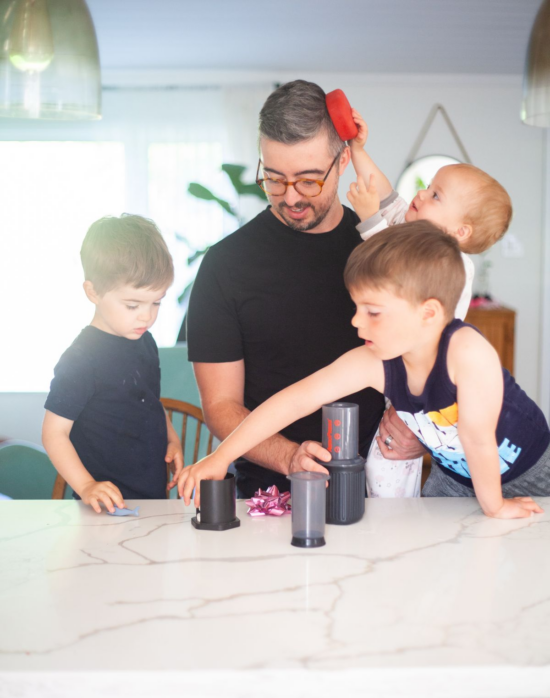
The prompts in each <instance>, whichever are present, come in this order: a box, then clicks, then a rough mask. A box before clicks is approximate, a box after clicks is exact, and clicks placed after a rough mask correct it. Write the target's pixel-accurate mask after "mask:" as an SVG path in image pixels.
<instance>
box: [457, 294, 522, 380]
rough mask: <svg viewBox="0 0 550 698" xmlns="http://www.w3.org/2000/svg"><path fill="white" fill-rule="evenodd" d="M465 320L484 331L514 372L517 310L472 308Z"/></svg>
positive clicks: (503, 363) (506, 365) (504, 361)
mask: <svg viewBox="0 0 550 698" xmlns="http://www.w3.org/2000/svg"><path fill="white" fill-rule="evenodd" d="M465 322H469V323H470V324H471V325H474V326H475V327H477V328H478V329H479V330H481V332H483V335H484V337H485V338H486V339H487V341H489V342H491V344H492V345H493V346H494V348H495V349H496V350H497V352H498V355H499V357H500V361H501V363H502V365H503V366H504V368H507V369H508V370H509V371H510V373H511V374H512V375H513V373H514V335H515V325H516V312H515V310H511V309H510V308H504V307H500V308H482V307H481V308H470V310H469V311H468V314H467V315H466V319H465Z"/></svg>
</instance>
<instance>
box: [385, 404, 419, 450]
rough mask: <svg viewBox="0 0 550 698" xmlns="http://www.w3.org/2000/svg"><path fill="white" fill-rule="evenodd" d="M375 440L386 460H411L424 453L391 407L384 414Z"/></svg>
mask: <svg viewBox="0 0 550 698" xmlns="http://www.w3.org/2000/svg"><path fill="white" fill-rule="evenodd" d="M390 437H391V438H390ZM386 439H387V440H388V441H389V445H388V444H387V443H386ZM376 440H377V442H378V447H379V448H380V451H381V452H382V455H383V456H384V458H387V459H388V460H413V459H414V458H419V457H420V456H423V455H424V454H425V453H426V450H425V449H424V447H423V446H422V444H421V443H420V441H419V440H418V439H417V438H416V436H415V435H414V434H413V433H412V431H411V430H410V429H409V427H408V426H407V425H406V424H405V422H404V421H403V420H402V419H401V417H400V416H399V415H398V414H397V412H396V411H395V408H394V407H393V406H391V407H390V408H389V409H387V410H386V411H385V412H384V416H383V417H382V421H381V422H380V436H378V437H376Z"/></svg>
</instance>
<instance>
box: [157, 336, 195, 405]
mask: <svg viewBox="0 0 550 698" xmlns="http://www.w3.org/2000/svg"><path fill="white" fill-rule="evenodd" d="M159 358H160V394H161V397H171V398H173V399H174V400H183V401H184V402H190V403H191V404H192V405H197V406H199V407H200V404H201V401H200V397H199V389H198V388H197V383H196V381H195V374H194V373H193V365H192V364H190V363H189V361H188V360H187V345H186V344H178V345H177V346H175V347H160V348H159Z"/></svg>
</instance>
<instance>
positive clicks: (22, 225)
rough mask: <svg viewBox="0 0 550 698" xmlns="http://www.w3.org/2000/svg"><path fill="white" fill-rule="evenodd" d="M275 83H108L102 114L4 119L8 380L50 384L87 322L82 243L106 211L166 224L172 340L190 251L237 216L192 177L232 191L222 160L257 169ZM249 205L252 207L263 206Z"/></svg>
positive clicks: (167, 318)
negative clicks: (261, 126) (199, 195)
mask: <svg viewBox="0 0 550 698" xmlns="http://www.w3.org/2000/svg"><path fill="white" fill-rule="evenodd" d="M271 89H272V88H271V86H270V85H264V86H253V87H239V88H223V89H222V88H217V87H212V88H186V89H183V88H176V89H166V88H164V89H116V90H107V91H105V93H104V117H103V120H102V121H101V122H98V123H74V124H67V123H55V122H53V123H47V122H23V121H19V122H18V121H4V122H3V129H2V131H1V135H0V153H1V155H2V162H3V165H4V166H3V168H2V172H1V173H0V182H1V185H2V190H3V195H4V196H3V205H2V209H1V211H0V218H1V230H2V233H1V235H0V297H1V298H2V317H3V331H2V337H3V339H4V341H3V346H2V350H1V356H2V361H1V362H0V391H7V392H10V391H11V392H19V391H46V390H47V389H48V387H49V382H50V380H51V377H52V375H53V367H54V365H55V363H56V362H57V359H58V358H59V356H60V355H61V353H62V352H63V350H64V349H65V348H66V347H67V346H68V345H69V344H70V343H71V341H72V339H73V338H74V337H76V335H77V334H78V332H79V331H80V330H81V329H82V327H84V326H85V325H86V324H88V323H89V321H90V319H91V317H92V306H91V305H90V304H89V302H88V301H87V300H86V299H85V296H84V293H83V291H82V281H83V277H82V271H81V267H80V259H79V251H80V246H81V243H82V240H83V238H84V235H85V233H86V230H87V228H88V227H89V225H90V224H91V223H92V222H93V221H94V220H96V219H97V218H99V217H101V216H103V215H120V214H121V213H123V212H131V213H138V214H141V215H144V216H148V217H151V218H152V219H153V220H155V222H156V223H157V225H158V226H159V228H160V229H161V232H162V233H163V235H164V236H165V239H166V241H167V244H168V246H169V248H170V251H171V253H172V255H173V257H174V262H175V266H176V281H175V282H174V285H173V287H172V288H171V289H170V291H169V293H168V295H167V297H166V299H165V300H164V301H163V306H162V308H161V312H160V314H159V319H158V321H157V324H156V325H155V327H154V328H153V333H154V335H155V337H156V339H157V342H158V343H159V345H171V344H173V343H174V341H175V339H176V337H177V333H178V329H179V326H180V324H181V318H182V315H183V311H182V309H181V307H180V305H179V304H178V301H177V298H178V296H179V294H180V293H181V291H182V290H183V288H184V287H185V286H186V284H187V283H188V281H189V279H190V278H191V276H192V274H193V273H194V270H193V269H189V268H188V265H187V258H188V256H189V255H190V254H192V253H193V251H194V250H196V249H202V248H204V247H206V246H208V245H210V244H212V243H214V242H215V241H216V240H218V239H220V237H222V236H223V235H225V234H227V233H228V232H230V231H231V230H233V229H234V228H235V226H236V222H235V220H234V219H233V218H231V216H229V215H228V214H225V213H223V212H222V211H221V209H220V208H219V207H218V206H216V205H215V204H213V203H211V202H204V201H199V200H197V199H195V198H193V197H191V196H190V195H189V194H188V193H187V186H188V184H189V182H190V181H197V182H199V183H201V184H203V185H205V186H207V187H208V188H210V189H212V190H213V191H214V192H215V193H216V194H217V195H219V196H221V197H222V198H227V199H228V200H231V197H232V196H233V193H232V190H231V187H230V186H229V184H228V182H227V178H226V177H225V175H223V173H221V172H220V165H221V164H222V162H234V163H237V164H243V165H246V166H247V167H248V168H249V169H248V171H247V174H246V178H247V181H252V179H253V176H254V174H255V168H256V163H257V118H258V112H259V109H260V108H261V105H262V103H263V101H264V100H265V97H266V96H267V95H268V94H269V92H270V90H271ZM248 198H252V197H248ZM232 203H233V204H236V202H234V201H232ZM241 205H242V207H243V210H242V211H241V213H242V215H244V216H246V217H248V218H249V217H252V215H255V213H256V212H257V211H258V210H260V209H261V208H262V204H261V203H260V202H256V201H249V202H248V201H245V200H243V201H242V202H241ZM245 208H246V210H244V209H245Z"/></svg>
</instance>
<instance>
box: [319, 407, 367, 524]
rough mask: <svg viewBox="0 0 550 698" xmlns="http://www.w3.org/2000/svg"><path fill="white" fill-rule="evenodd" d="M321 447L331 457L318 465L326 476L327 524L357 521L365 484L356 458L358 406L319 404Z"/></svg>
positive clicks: (361, 462)
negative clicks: (328, 474)
mask: <svg viewBox="0 0 550 698" xmlns="http://www.w3.org/2000/svg"><path fill="white" fill-rule="evenodd" d="M323 446H324V448H326V449H327V451H330V454H331V455H332V460H331V461H330V462H329V463H324V462H323V463H322V465H324V466H325V468H326V469H327V470H328V471H329V473H330V482H329V486H328V488H327V523H329V524H340V525H347V524H352V523H355V522H357V521H360V520H361V519H362V518H363V514H364V513H365V489H366V482H365V459H364V458H363V457H362V456H360V455H359V405H356V404H354V403H353V402H333V403H331V404H330V405H323ZM319 462H321V461H319Z"/></svg>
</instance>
